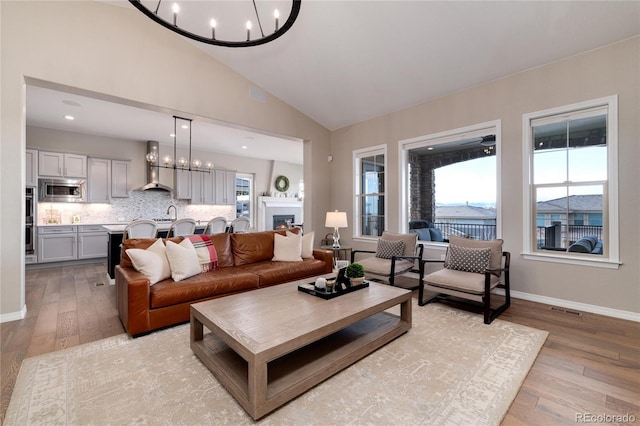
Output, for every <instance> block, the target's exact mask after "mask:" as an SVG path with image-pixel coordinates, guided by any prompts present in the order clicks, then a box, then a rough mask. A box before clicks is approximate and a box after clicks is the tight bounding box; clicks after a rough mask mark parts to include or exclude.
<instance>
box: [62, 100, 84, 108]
mask: <svg viewBox="0 0 640 426" xmlns="http://www.w3.org/2000/svg"><path fill="white" fill-rule="evenodd" d="M62 103H63V104H65V105H69V106H74V107H79V106H82V105H80V104H79V103H77V102H76V101H70V100H69V99H65V100H64V101H62Z"/></svg>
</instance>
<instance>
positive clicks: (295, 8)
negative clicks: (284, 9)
mask: <svg viewBox="0 0 640 426" xmlns="http://www.w3.org/2000/svg"><path fill="white" fill-rule="evenodd" d="M301 1H302V0H292V2H293V3H292V5H291V13H290V14H289V18H288V19H287V21H286V22H285V23H284V25H283V26H282V27H280V28H279V29H278V30H277V31H275V32H273V33H271V34H269V35H267V36H265V37H263V38H259V39H254V40H248V41H226V40H218V39H211V38H208V37H203V36H201V35H198V34H194V33H192V32H190V31H186V30H183V29H182V28H180V27H178V26H174V25H173V24H171V23H169V22H167V21H165V20H164V19H162V18H161V17H159V16H157V15H155V14H154V13H153V12H152V11H151V10H149V9H147V8H146V7H145V6H144V5H143V4H142V2H141V0H129V3H131V5H132V6H133V7H135V8H136V9H138V10H139V11H140V12H142V13H144V14H145V15H146V16H147V17H148V18H150V19H151V20H152V21H155V22H156V23H158V24H160V25H162V26H163V27H165V28H167V29H169V30H171V31H173V32H175V33H178V34H180V35H182V36H184V37H187V38H190V39H192V40H196V41H199V42H201V43H206V44H213V45H216V46H223V47H251V46H258V45H261V44H265V43H269V42H270V41H273V40H275V39H277V38H278V37H280V36H282V35H283V34H284V33H286V32H287V31H289V29H290V28H291V27H292V26H293V23H294V22H295V21H296V19H297V18H298V15H299V13H300V6H301Z"/></svg>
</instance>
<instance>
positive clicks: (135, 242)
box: [120, 237, 182, 268]
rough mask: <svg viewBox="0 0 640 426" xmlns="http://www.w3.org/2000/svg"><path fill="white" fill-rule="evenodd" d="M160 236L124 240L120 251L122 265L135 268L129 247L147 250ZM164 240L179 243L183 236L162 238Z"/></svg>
mask: <svg viewBox="0 0 640 426" xmlns="http://www.w3.org/2000/svg"><path fill="white" fill-rule="evenodd" d="M158 240H159V238H129V239H127V240H124V241H123V242H122V250H121V251H120V266H122V267H123V268H133V264H132V263H131V258H130V257H129V255H128V254H127V250H128V249H142V250H146V249H148V248H149V247H151V246H152V245H153V244H154V243H155V242H156V241H158ZM162 241H163V242H164V243H165V245H166V243H167V241H173V242H174V243H176V244H178V243H180V241H182V237H174V238H162Z"/></svg>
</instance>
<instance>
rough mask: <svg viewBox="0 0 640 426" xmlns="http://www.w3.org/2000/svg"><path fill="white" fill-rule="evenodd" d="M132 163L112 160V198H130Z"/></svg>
mask: <svg viewBox="0 0 640 426" xmlns="http://www.w3.org/2000/svg"><path fill="white" fill-rule="evenodd" d="M130 180H131V161H124V160H111V197H112V198H126V197H129V182H130Z"/></svg>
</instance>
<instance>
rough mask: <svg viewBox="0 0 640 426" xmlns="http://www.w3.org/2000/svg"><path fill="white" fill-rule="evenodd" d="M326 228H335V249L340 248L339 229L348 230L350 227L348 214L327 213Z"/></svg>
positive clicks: (336, 211)
mask: <svg viewBox="0 0 640 426" xmlns="http://www.w3.org/2000/svg"><path fill="white" fill-rule="evenodd" d="M324 226H326V227H327V228H333V248H340V232H338V228H346V227H347V226H348V224H347V213H346V212H339V211H338V210H335V211H332V212H327V217H326V218H325V222H324Z"/></svg>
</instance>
